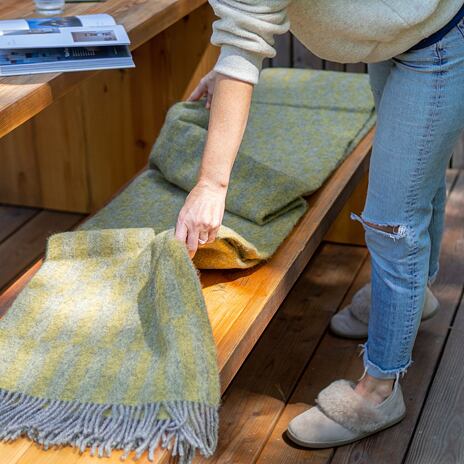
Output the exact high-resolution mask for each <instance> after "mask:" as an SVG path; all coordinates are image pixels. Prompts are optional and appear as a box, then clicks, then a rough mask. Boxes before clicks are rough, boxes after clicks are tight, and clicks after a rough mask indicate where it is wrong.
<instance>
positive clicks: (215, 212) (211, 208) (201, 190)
mask: <svg viewBox="0 0 464 464" xmlns="http://www.w3.org/2000/svg"><path fill="white" fill-rule="evenodd" d="M213 91H214V97H213ZM205 92H207V93H208V101H207V102H206V106H207V108H209V106H211V114H210V118H209V125H208V135H207V137H206V144H205V148H204V152H203V155H202V160H201V165H200V169H199V173H198V177H197V183H196V185H195V186H194V187H193V189H192V190H191V191H190V193H189V194H188V196H187V198H186V200H185V203H184V206H183V207H182V209H181V210H180V212H179V216H178V218H177V224H176V232H175V235H176V237H177V238H178V239H180V240H181V241H182V242H184V243H185V244H186V246H187V249H188V251H189V255H190V257H191V258H193V256H194V255H195V253H196V251H197V249H198V246H199V245H202V244H205V243H211V242H213V241H214V240H215V238H216V234H217V232H218V230H219V227H220V226H221V223H222V218H223V216H224V208H225V200H226V195H227V189H228V186H229V181H230V174H231V171H232V166H233V164H234V160H235V157H236V155H237V153H238V149H239V147H240V143H241V141H242V138H243V133H244V131H245V127H246V123H247V118H248V113H249V110H250V103H251V96H252V93H253V85H252V84H249V83H248V82H243V81H240V80H237V79H233V78H231V77H228V76H226V75H224V74H221V73H216V72H210V73H209V74H207V75H206V76H205V77H204V78H203V79H202V80H201V82H200V84H199V85H198V87H197V88H196V89H195V90H194V91H193V93H192V95H191V96H190V98H189V100H195V99H198V98H200V97H201V95H203V94H204V93H205ZM209 102H211V103H209Z"/></svg>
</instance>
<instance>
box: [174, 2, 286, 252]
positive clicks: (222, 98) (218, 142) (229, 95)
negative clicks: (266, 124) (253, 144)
mask: <svg viewBox="0 0 464 464" xmlns="http://www.w3.org/2000/svg"><path fill="white" fill-rule="evenodd" d="M289 2H290V0H209V3H210V4H211V6H212V7H213V9H214V12H215V13H216V16H218V17H219V19H218V20H217V21H215V22H214V23H213V34H212V36H211V43H213V44H214V45H218V46H220V47H221V53H220V55H219V58H218V61H217V63H216V65H215V66H214V70H213V71H212V72H211V73H209V74H208V75H207V76H205V77H204V78H203V79H202V81H201V82H200V84H199V86H198V87H197V88H196V89H195V90H194V92H193V94H192V95H191V97H190V100H197V99H199V98H200V97H201V96H202V95H203V94H205V93H207V94H208V95H207V101H206V107H208V108H209V107H210V105H211V115H210V122H209V128H208V137H207V140H206V145H205V150H204V153H203V157H202V162H201V167H200V171H199V176H198V181H197V184H196V185H195V187H194V188H193V189H192V190H191V191H190V193H189V195H188V196H187V199H186V200H185V204H184V206H183V207H182V209H181V211H180V213H179V216H178V220H177V224H176V237H177V238H179V239H180V240H181V241H183V242H185V243H186V244H187V248H188V249H189V253H190V256H191V257H193V255H194V254H195V253H196V250H197V248H198V245H199V243H200V245H201V244H202V243H206V242H212V241H214V239H215V238H216V234H217V231H218V229H219V227H220V225H221V222H222V218H223V216H224V207H225V199H226V195H227V187H228V184H229V177H230V172H231V170H232V166H233V163H234V161H235V157H236V156H237V152H238V149H239V146H240V143H241V141H242V137H243V133H244V130H245V126H246V122H247V119H248V113H249V109H250V102H251V96H252V93H253V85H254V84H256V83H257V82H258V79H259V73H260V70H261V66H262V61H263V59H264V58H266V57H273V56H275V53H276V52H275V49H274V47H273V45H274V35H275V34H283V33H285V32H286V31H287V30H288V29H289V26H290V24H289V21H288V17H287V6H288V4H289ZM213 90H214V93H213Z"/></svg>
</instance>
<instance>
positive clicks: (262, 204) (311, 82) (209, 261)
mask: <svg viewBox="0 0 464 464" xmlns="http://www.w3.org/2000/svg"><path fill="white" fill-rule="evenodd" d="M208 119H209V111H208V110H206V109H205V108H204V102H181V103H178V104H176V105H174V106H173V107H172V108H171V109H170V110H169V112H168V115H167V117H166V122H165V124H164V126H163V128H162V130H161V133H160V135H159V137H158V139H157V141H156V143H155V145H154V147H153V150H152V153H151V155H150V169H149V170H148V171H147V172H144V173H143V174H141V175H140V176H139V177H138V178H136V179H135V180H134V181H133V182H132V183H131V184H130V185H129V186H128V188H127V189H126V190H125V191H124V192H122V193H121V194H120V195H119V196H118V197H116V198H115V199H114V200H113V201H112V202H111V203H110V204H109V205H108V206H106V207H105V208H103V209H102V210H101V211H100V212H99V213H98V214H97V215H95V216H94V217H93V218H92V219H91V220H90V221H87V222H86V223H85V224H84V225H83V228H84V229H101V228H121V227H123V228H124V227H152V228H154V229H155V230H156V231H157V232H159V231H161V230H166V229H172V228H174V227H175V224H176V220H177V216H178V213H179V210H180V209H181V207H182V205H183V203H184V200H185V197H186V196H187V193H188V192H189V191H190V190H191V188H192V187H193V186H194V185H195V182H196V178H197V173H198V169H199V166H200V162H201V155H202V152H203V147H204V144H205V140H206V134H207V127H208ZM374 121H375V117H374V103H373V99H372V94H371V90H370V88H369V84H368V77H367V76H366V75H361V74H350V73H337V72H329V71H313V70H307V69H305V70H303V69H284V68H275V69H266V70H264V71H263V72H262V77H261V80H260V83H259V84H258V85H257V86H256V88H255V91H254V95H253V101H252V106H251V112H250V117H249V121H248V125H247V129H246V131H245V136H244V140H243V142H242V144H241V147H240V151H239V153H238V155H237V158H236V160H235V163H234V166H233V169H232V173H231V179H230V183H229V189H228V194H227V198H226V212H225V215H224V219H223V223H222V226H221V228H220V230H219V233H218V237H217V240H216V241H215V242H214V243H212V244H208V245H206V246H203V247H201V248H200V249H199V251H198V252H197V254H196V255H195V258H194V263H195V265H196V266H197V267H198V268H200V269H201V268H204V269H219V268H247V267H251V266H254V265H256V264H258V263H260V262H261V261H263V260H266V259H268V258H269V257H270V256H272V254H273V253H274V252H275V251H276V249H277V248H278V246H279V245H280V244H281V243H282V242H283V241H284V239H285V238H286V237H287V236H288V234H289V233H290V232H291V230H292V229H293V227H294V226H295V224H296V223H297V222H298V220H299V219H300V218H301V216H302V215H303V214H304V213H305V211H306V210H307V202H306V201H305V200H304V198H303V197H304V196H306V195H309V194H311V193H313V192H314V191H315V190H317V189H318V188H319V187H320V186H321V185H322V184H323V183H324V182H325V181H326V179H327V178H328V177H329V176H330V175H331V173H332V172H333V171H334V170H335V169H336V168H337V166H338V165H339V164H340V163H341V162H342V161H343V160H344V159H345V157H346V156H347V155H348V154H349V153H350V152H351V151H352V149H353V147H355V146H356V144H357V143H358V142H359V141H360V139H361V138H362V137H363V136H364V135H366V133H367V132H368V131H369V130H370V129H371V128H372V126H373V124H374ZM155 219H156V221H155Z"/></svg>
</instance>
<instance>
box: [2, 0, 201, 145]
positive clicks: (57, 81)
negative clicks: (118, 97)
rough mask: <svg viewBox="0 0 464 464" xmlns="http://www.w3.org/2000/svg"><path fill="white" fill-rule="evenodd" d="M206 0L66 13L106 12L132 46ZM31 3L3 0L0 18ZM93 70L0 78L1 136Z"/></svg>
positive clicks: (129, 2)
mask: <svg viewBox="0 0 464 464" xmlns="http://www.w3.org/2000/svg"><path fill="white" fill-rule="evenodd" d="M205 2H206V0H108V1H107V2H105V3H98V4H97V3H82V4H69V5H67V7H66V14H67V15H74V14H89V13H109V14H111V15H112V16H114V18H115V19H116V21H117V22H119V23H121V24H123V25H124V26H125V28H126V30H127V31H128V33H129V37H130V39H131V41H132V45H131V47H132V49H136V48H137V47H139V46H140V45H142V44H143V43H145V42H147V41H148V40H150V39H151V38H153V37H155V36H156V35H157V34H159V33H160V32H162V31H164V30H165V29H167V28H168V27H169V26H171V25H172V24H174V23H175V22H177V21H178V20H180V19H181V18H183V17H184V16H186V15H188V14H190V13H191V12H192V11H194V10H196V9H197V8H198V7H200V6H201V5H203V4H204V3H205ZM33 15H34V11H33V2H32V1H29V0H3V1H2V2H1V5H0V19H9V18H20V17H27V16H33ZM94 74H95V72H80V73H53V74H42V75H36V76H18V77H4V78H1V79H0V137H3V136H4V135H5V134H7V133H8V132H10V131H12V130H13V129H15V128H16V127H18V126H19V125H21V124H22V123H24V122H25V121H27V120H28V119H30V118H31V117H33V116H34V115H36V114H37V113H39V112H40V111H42V110H43V109H44V108H46V107H47V106H48V105H50V104H51V103H53V102H54V101H55V100H56V99H58V98H60V97H61V96H63V95H65V94H66V93H67V92H69V91H70V90H71V89H72V88H73V87H74V86H75V85H77V84H79V83H81V82H82V81H83V80H84V79H86V78H88V77H90V76H92V75H94Z"/></svg>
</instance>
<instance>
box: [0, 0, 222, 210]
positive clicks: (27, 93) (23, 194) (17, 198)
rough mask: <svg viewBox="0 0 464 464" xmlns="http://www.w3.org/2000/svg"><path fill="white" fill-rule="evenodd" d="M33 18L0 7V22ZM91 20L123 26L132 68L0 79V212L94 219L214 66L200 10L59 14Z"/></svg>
mask: <svg viewBox="0 0 464 464" xmlns="http://www.w3.org/2000/svg"><path fill="white" fill-rule="evenodd" d="M33 8H34V6H33V1H32V0H3V1H2V2H0V19H8V18H20V17H30V16H34V15H35V13H34V10H33ZM90 13H109V14H111V15H112V16H113V17H114V18H115V19H116V21H117V22H118V23H121V24H123V25H124V26H125V28H126V29H127V31H128V34H129V37H130V39H131V41H132V45H131V47H132V51H133V56H134V62H135V64H136V68H134V69H123V70H107V71H105V72H93V71H87V72H76V73H54V74H40V75H35V76H14V77H4V78H0V158H1V163H2V164H1V165H2V169H0V203H4V204H9V205H22V206H32V207H36V208H46V209H53V210H61V211H67V212H76V213H86V214H88V213H92V212H94V211H96V210H98V209H99V208H101V207H102V206H103V205H104V204H105V203H106V202H107V201H108V199H109V198H110V197H112V196H113V195H114V193H115V192H116V191H117V190H118V189H119V188H120V187H121V186H122V185H124V184H125V183H126V182H127V181H128V180H129V179H131V178H132V177H133V176H134V175H135V174H136V172H137V171H139V170H140V169H142V168H143V166H144V165H145V164H146V161H147V158H148V154H149V151H150V148H151V146H152V145H153V142H154V140H155V138H156V135H157V134H158V131H159V129H160V128H161V126H162V124H163V121H164V116H165V114H166V111H167V110H168V108H169V107H170V106H171V105H172V104H173V103H175V102H176V101H179V100H183V99H185V98H186V97H187V96H188V95H189V94H190V92H191V91H192V90H193V88H194V87H195V86H196V84H197V83H198V81H199V80H200V78H201V77H202V76H203V75H205V74H206V73H207V72H208V71H209V70H210V69H211V68H212V67H213V65H214V63H215V62H216V59H217V55H218V53H219V48H218V47H214V46H213V45H211V43H210V37H211V23H212V22H213V20H214V12H213V10H212V8H211V7H210V5H209V4H208V3H207V2H206V0H107V1H106V2H104V3H92V2H91V3H74V4H66V9H65V13H64V14H65V15H78V14H90ZM185 44H188V46H186V45H185ZM51 134H53V136H51ZM51 167H53V169H51Z"/></svg>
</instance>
